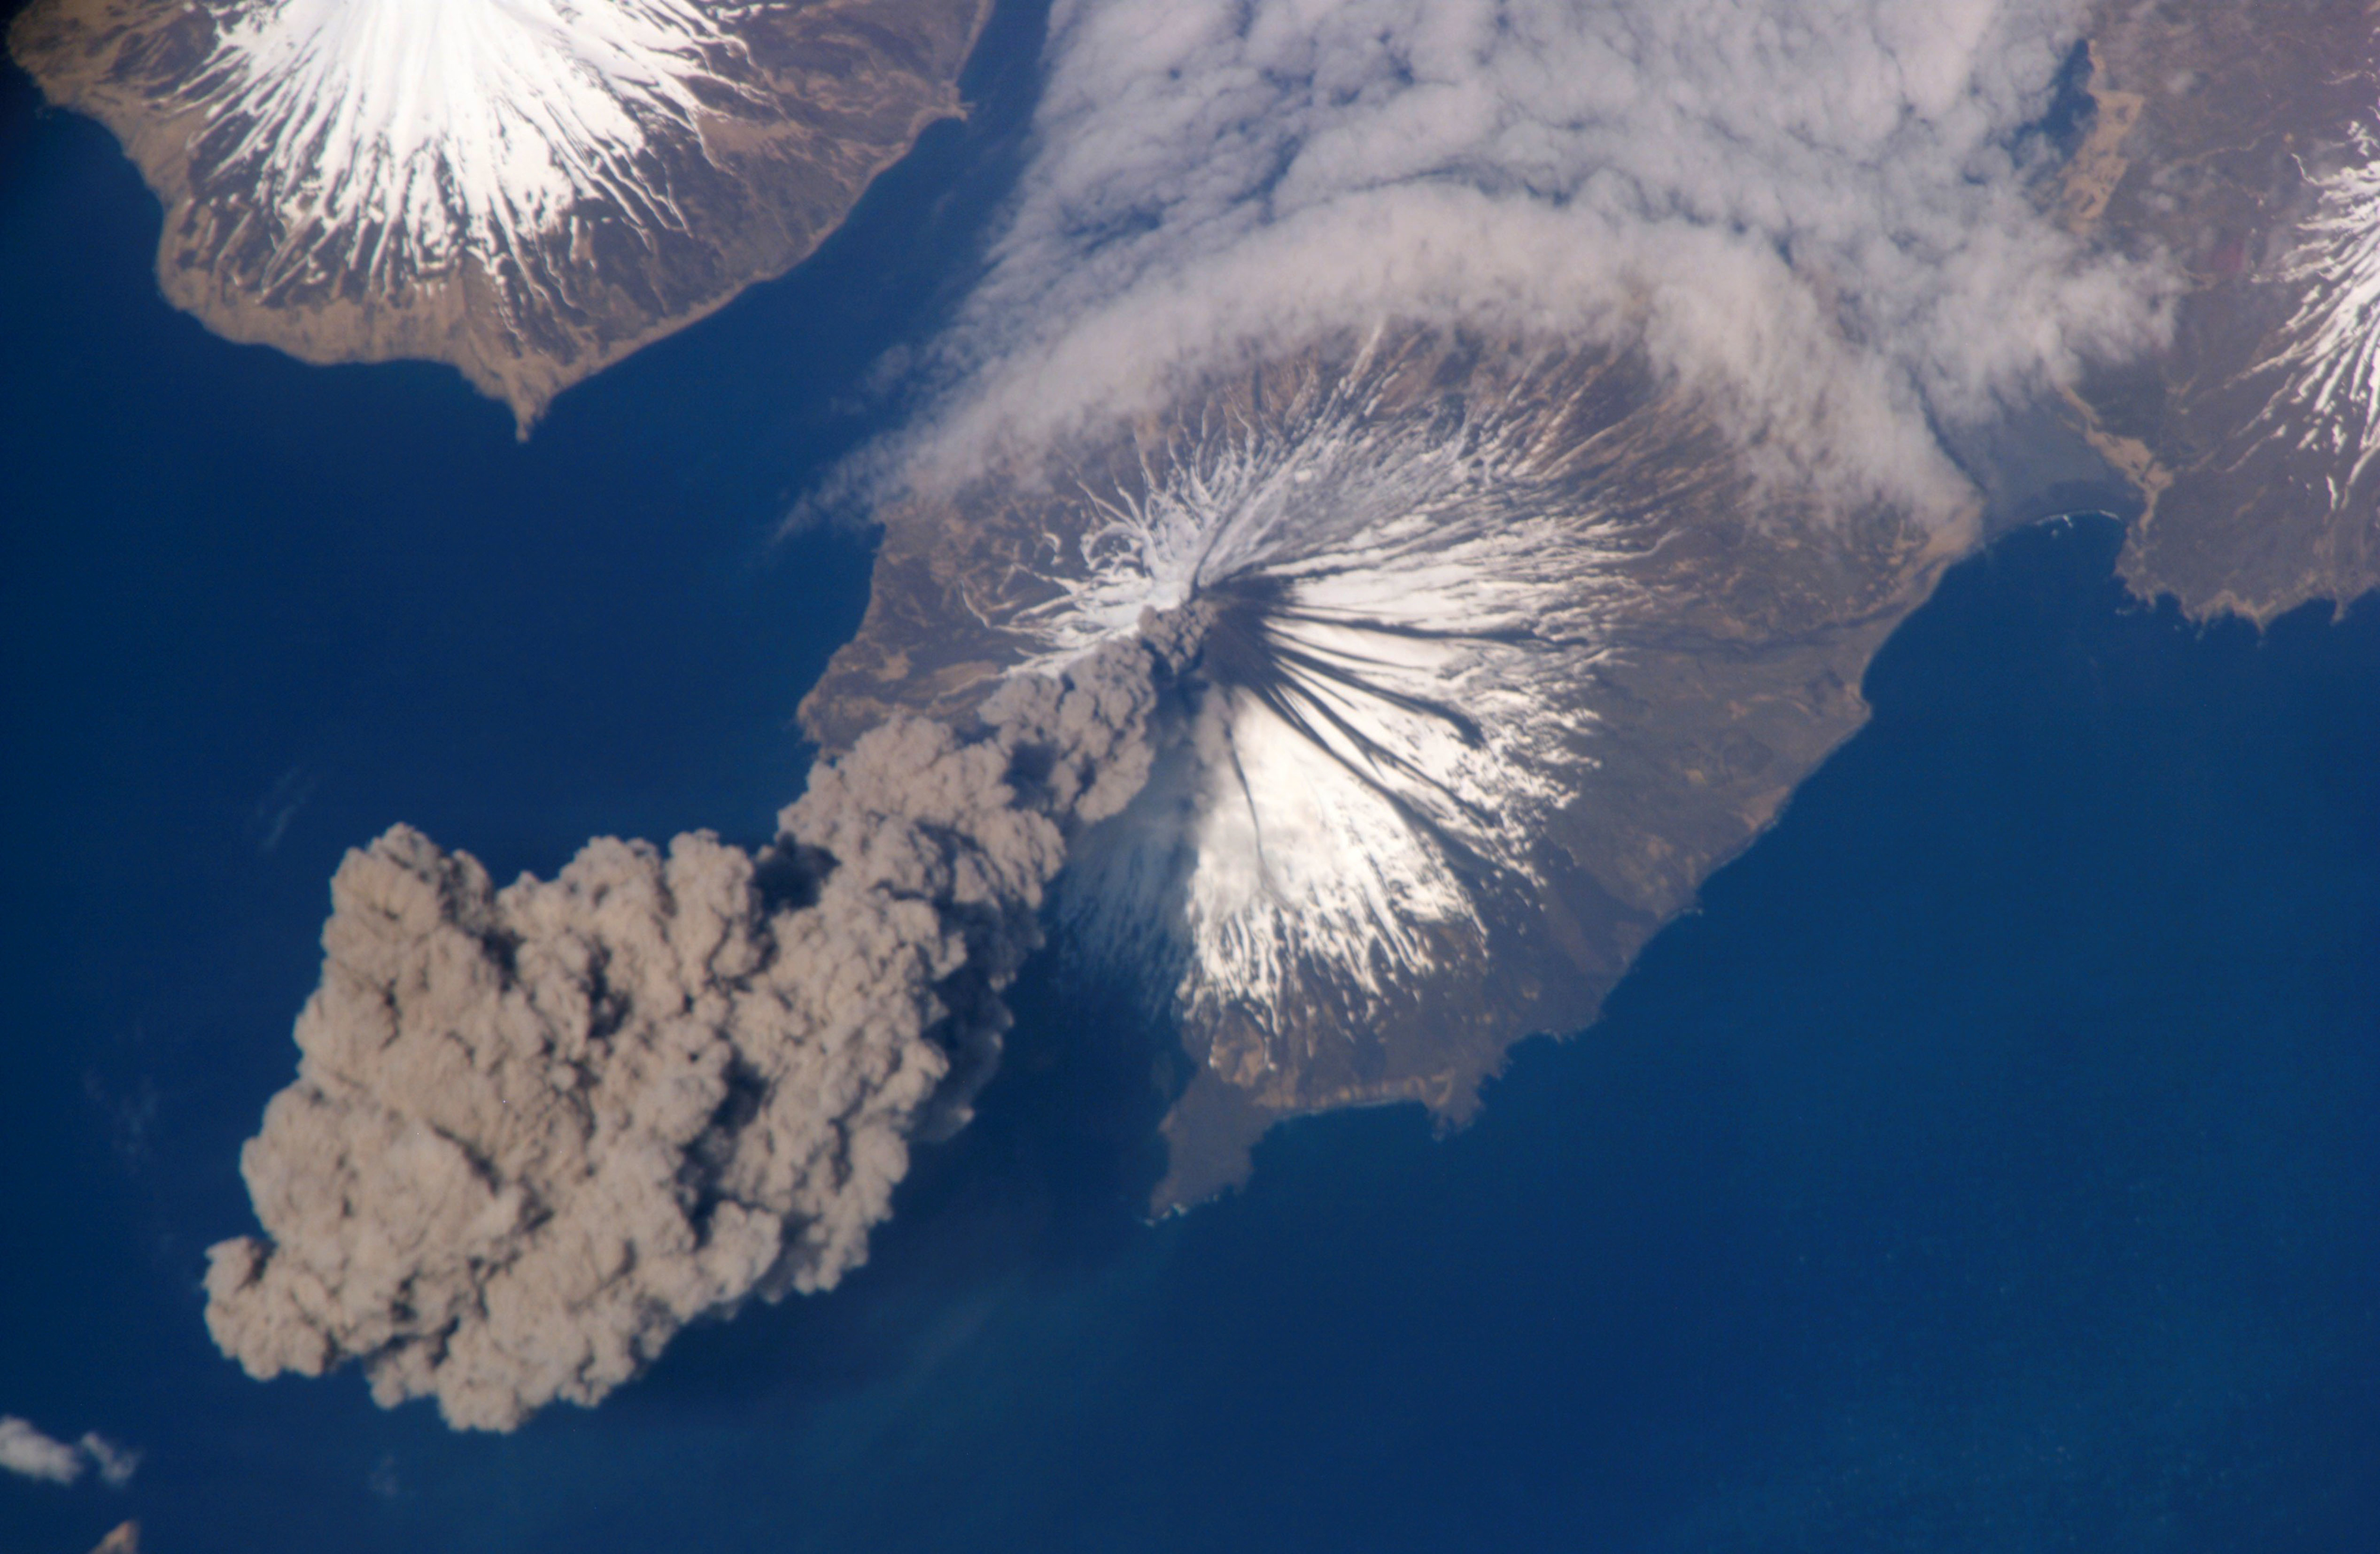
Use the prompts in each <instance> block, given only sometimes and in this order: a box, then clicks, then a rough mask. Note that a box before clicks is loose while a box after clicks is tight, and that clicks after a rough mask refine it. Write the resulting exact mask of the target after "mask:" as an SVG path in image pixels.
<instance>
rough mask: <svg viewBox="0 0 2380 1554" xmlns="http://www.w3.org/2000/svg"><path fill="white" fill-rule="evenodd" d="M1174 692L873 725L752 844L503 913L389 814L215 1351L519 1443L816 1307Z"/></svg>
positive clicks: (857, 1251) (279, 1137)
mask: <svg viewBox="0 0 2380 1554" xmlns="http://www.w3.org/2000/svg"><path fill="white" fill-rule="evenodd" d="M1163 672H1164V669H1163V665H1162V663H1161V662H1160V661H1159V660H1157V659H1156V658H1154V657H1153V656H1152V654H1151V653H1150V652H1149V651H1148V650H1146V649H1144V648H1143V647H1141V646H1140V645H1139V644H1138V643H1136V642H1119V643H1117V644H1114V645H1112V646H1111V648H1110V649H1109V650H1104V651H1102V652H1101V653H1099V654H1095V655H1093V656H1091V657H1089V658H1087V659H1085V660H1083V661H1082V662H1078V663H1077V664H1075V666H1074V667H1073V668H1072V670H1071V671H1070V672H1069V673H1068V674H1065V675H1063V676H1062V677H1048V676H1039V675H1035V676H1026V677H1022V678H1019V679H1017V680H1015V681H1013V682H1012V683H1011V684H1010V685H1009V686H1006V687H1005V688H1004V689H1003V690H1002V692H1001V693H1000V694H999V695H998V696H996V697H995V698H992V699H991V701H990V702H989V703H988V704H987V705H986V707H985V708H984V710H983V714H982V718H981V721H980V723H979V725H978V726H977V727H976V728H974V729H972V730H970V731H968V732H966V733H964V734H963V733H961V732H958V731H956V730H954V729H953V728H952V727H951V726H949V725H947V724H945V723H941V722H932V721H929V720H924V719H917V718H902V719H896V720H893V721H892V722H887V723H885V724H884V725H883V726H881V727H879V728H877V729H876V730H874V731H873V732H871V733H870V734H868V735H867V736H866V737H865V738H863V739H861V740H859V741H858V742H857V743H856V745H855V746H854V747H852V748H851V749H850V750H848V751H847V752H845V753H844V754H843V755H841V756H839V757H837V758H834V759H830V760H827V761H824V762H822V763H821V764H820V767H819V768H818V769H817V770H816V771H814V772H813V773H812V777H811V781H810V783H809V787H808V790H807V792H806V793H805V795H803V796H802V798H801V799H800V800H798V801H797V802H796V803H795V804H793V805H792V806H790V807H788V808H787V809H786V810H785V811H784V812H783V815H782V816H781V818H780V823H781V831H780V834H779V836H778V838H777V840H776V842H775V844H773V845H772V846H771V847H769V848H766V849H763V850H762V851H761V852H760V853H759V855H758V856H754V855H750V854H747V853H745V852H744V851H742V850H740V849H738V848H735V847H731V846H728V845H725V844H722V843H721V842H719V841H718V840H717V839H716V838H714V837H712V836H710V835H709V834H708V833H699V832H698V833H695V834H692V835H685V836H680V837H678V838H677V839H676V840H675V841H674V842H673V843H672V844H670V846H669V848H668V850H667V851H666V852H664V851H663V850H662V849H660V848H657V847H655V846H653V845H651V844H647V843H641V842H620V841H614V840H611V839H603V840H599V841H596V842H592V843H590V844H588V846H587V847H586V848H585V849H584V850H583V851H581V852H580V853H579V855H578V856H577V858H576V859H574V860H573V861H572V862H571V863H570V864H569V865H568V866H567V867H566V868H564V869H563V870H562V871H561V873H560V874H559V875H558V876H557V877H556V878H555V879H553V880H551V881H541V880H537V879H535V878H533V877H529V876H524V877H522V878H521V879H520V880H518V881H516V882H515V883H514V884H511V885H509V886H506V887H504V888H503V889H501V890H498V889H496V888H494V886H493V884H492V881H491V880H490V879H489V877H488V874H487V871H486V870H485V869H484V868H481V867H480V864H479V863H478V862H477V861H476V860H475V859H473V858H472V857H471V856H469V855H468V854H465V853H457V852H448V851H445V850H443V849H442V848H440V847H439V846H437V845H436V844H434V843H432V842H431V841H430V839H429V838H427V837H425V836H423V835H422V834H420V833H419V832H416V831H413V830H410V829H409V828H407V827H403V826H400V827H397V828H395V829H394V830H392V831H390V832H388V833H387V834H385V835H383V836H382V837H381V838H380V839H379V840H377V841H376V842H374V843H373V844H371V845H370V846H369V847H367V848H364V849H360V850H358V851H354V852H351V853H349V854H348V856H347V857H346V862H345V863H344V864H343V865H342V866H341V868H340V869H339V871H338V875H337V878H336V879H335V880H334V882H333V885H332V899H333V905H334V910H333V914H332V917H331V919H330V922H329V924H328V925H327V926H326V927H325V929H323V934H322V943H323V951H324V964H323V972H322V986H321V988H320V989H319V990H318V991H317V992H316V993H315V994H314V996H313V998H312V999H311V1000H310V1002H308V1004H307V1006H306V1008H305V1011H304V1013H303V1014H301V1015H300V1016H299V1018H298V1021H297V1045H298V1047H299V1050H300V1051H301V1052H302V1054H303V1056H302V1059H301V1062H300V1064H299V1069H298V1074H297V1080H296V1082H295V1083H293V1084H292V1085H291V1086H290V1087H288V1088H287V1089H285V1090H284V1091H282V1092H281V1093H280V1094H279V1095H278V1096H276V1097H274V1098H273V1101H272V1103H271V1105H270V1106H269V1107H268V1108H267V1109H266V1112H265V1118H264V1125H263V1129H262V1131H261V1133H260V1134H259V1135H257V1136H256V1137H255V1138H253V1139H251V1140H250V1141H249V1144H248V1146H247V1147H246V1149H245V1150H244V1151H243V1154H242V1158H241V1169H242V1172H243V1174H244V1175H245V1177H246V1179H247V1181H248V1184H249V1192H250V1194H251V1196H252V1197H253V1199H254V1202H255V1207H256V1211H257V1216H258V1219H259V1220H261V1223H262V1226H263V1231H264V1234H263V1236H261V1237H255V1236H245V1237H240V1238H237V1239H235V1240H231V1241H225V1242H224V1243H222V1244H218V1245H216V1246H215V1247H214V1248H212V1252H211V1253H210V1267H209V1269H208V1273H207V1280H206V1286H207V1293H208V1305H207V1323H208V1327H209V1329H210V1330H211V1331H212V1334H213V1336H214V1338H215V1342H217V1344H218V1345H219V1346H220V1347H221V1348H222V1349H223V1350H224V1352H225V1354H227V1355H230V1356H232V1357H234V1358H236V1359H237V1360H238V1361H239V1362H240V1363H241V1364H242V1365H243V1366H245V1367H246V1368H247V1369H248V1371H249V1373H250V1374H251V1375H253V1376H256V1377H258V1378H268V1377H272V1376H275V1375H278V1374H280V1373H282V1372H285V1371H292V1372H296V1373H298V1374H300V1375H306V1376H316V1375H321V1374H322V1373H323V1372H324V1371H326V1370H329V1369H330V1368H332V1367H334V1366H338V1365H341V1364H343V1363H345V1362H347V1361H356V1362H358V1363H360V1364H361V1366H363V1368H364V1370H365V1373H366V1375H367V1376H368V1377H369V1378H370V1385H371V1390H372V1396H373V1398H374V1399H375V1401H377V1402H380V1403H382V1404H383V1406H393V1405H395V1404H396V1403H398V1402H403V1401H404V1400H406V1399H408V1398H414V1397H422V1396H429V1397H434V1398H436V1399H437V1400H438V1404H439V1407H440V1409H441V1411H442V1412H443V1414H444V1416H445V1418H446V1419H447V1421H448V1422H449V1423H450V1424H451V1425H453V1426H455V1427H460V1428H479V1429H493V1430H509V1429H511V1428H514V1427H516V1426H518V1425H519V1424H520V1423H522V1422H523V1421H524V1420H525V1419H526V1418H528V1415H529V1414H532V1413H534V1412H535V1411H536V1410H537V1409H539V1408H540V1407H541V1406H543V1405H544V1404H546V1403H548V1402H553V1401H554V1400H556V1399H565V1400H567V1401H570V1402H577V1403H582V1404H591V1403H593V1402H597V1401H598V1400H599V1399H601V1397H602V1396H603V1395H604V1394H605V1393H607V1392H609V1391H610V1390H612V1389H613V1388H614V1387H617V1386H619V1385H620V1384H621V1383H623V1382H625V1381H626V1380H628V1379H629V1378H632V1377H634V1376H635V1375H636V1374H637V1372H638V1371H639V1370H641V1369H642V1368H643V1367H644V1366H646V1365H647V1364H649V1363H650V1361H651V1360H652V1359H653V1358H654V1357H655V1356H657V1355H658V1354H660V1353H661V1352H662V1348H663V1346H664V1345H666V1344H667V1343H668V1342H669V1341H670V1339H671V1337H672V1336H673V1335H674V1334H675V1333H676V1332H677V1331H678V1330H679V1329H681V1328H683V1327H684V1326H685V1325H686V1323H688V1322H691V1321H694V1320H696V1319H698V1317H703V1316H705V1315H709V1314H713V1313H725V1312H731V1311H733V1310H734V1309H735V1307H736V1306H738V1305H741V1304H742V1303H743V1302H745V1301H747V1300H748V1299H750V1298H752V1297H753V1296H756V1295H757V1296H759V1297H760V1298H762V1299H764V1300H776V1299H779V1298H782V1297H783V1296H784V1295H785V1294H787V1293H791V1292H795V1291H803V1292H808V1291H817V1290H823V1289H828V1288H831V1287H832V1286H833V1285H834V1284H835V1282H836V1281H839V1280H840V1279H841V1278H842V1277H843V1276H844V1274H845V1273H847V1272H849V1271H850V1270H851V1269H854V1268H856V1267H857V1266H858V1265H859V1264H860V1263H861V1262H863V1261H864V1260H865V1259H866V1257H867V1251H868V1232H869V1231H870V1229H871V1228H872V1227H874V1226H875V1225H876V1224H877V1223H879V1222H880V1221H881V1220H883V1219H884V1218H885V1216H886V1215H887V1214H888V1212H889V1211H890V1205H891V1199H892V1191H893V1188H894V1186H895V1185H896V1184H898V1183H899V1182H900V1180H901V1179H902V1177H903V1176H904V1175H905V1172H906V1171H907V1169H908V1160H909V1149H910V1146H911V1144H912V1142H913V1141H914V1140H916V1139H918V1138H920V1137H930V1136H933V1135H937V1134H940V1133H944V1132H947V1131H949V1130H951V1129H953V1128H955V1127H956V1126H958V1125H960V1124H962V1123H965V1120H966V1118H967V1115H968V1106H969V1102H970V1100H971V1099H972V1097H973V1096H974V1094H975V1093H976V1091H977V1088H978V1087H980V1085H981V1084H982V1082H983V1081H984V1079H985V1078H986V1077H988V1076H989V1074H990V1067H991V1063H992V1060H993V1059H994V1058H995V1057H996V1054H997V1052H998V1050H999V1043H1000V1038H1001V1034H1002V1031H1003V1030H1004V1028H1005V1027H1006V1026H1007V1023H1008V1014H1007V1012H1006V1010H1005V1009H1004V1007H1003V1006H1002V1003H1001V1002H1000V993H1001V990H1002V988H1003V987H1004V986H1005V985H1006V984H1007V982H1008V981H1009V980H1010V979H1011V978H1012V977H1014V975H1015V973H1016V970H1017V967H1018V965H1019V964H1020V963H1021V962H1022V960H1023V959H1024V957H1025V956H1026V954H1027V953H1029V952H1030V951H1031V950H1032V949H1033V948H1034V947H1035V946H1036V944H1038V941H1039V934H1040V930H1039V928H1038V919H1037V914H1038V908H1039V906H1040V904H1041V899H1042V892H1043V891H1044V889H1045V887H1046V886H1047V885H1048V884H1049V882H1050V880H1051V878H1052V877H1053V876H1054V875H1055V874H1056V872H1057V870H1058V868H1059V867H1060V865H1061V863H1062V861H1063V859H1064V856H1065V847H1066V838H1067V836H1068V834H1069V833H1070V832H1072V831H1073V830H1074V829H1075V828H1076V827H1079V826H1082V825H1086V824H1089V823H1091V822H1094V821H1097V820H1099V819H1103V818H1105V817H1107V816H1109V815H1111V814H1113V813H1114V812H1116V811H1117V810H1119V809H1121V808H1122V807H1123V806H1124V804H1125V803H1126V802H1127V801H1128V800H1129V799H1130V798H1131V796H1132V795H1133V794H1134V793H1135V791H1136V790H1137V788H1138V787H1139V784H1140V783H1141V781H1142V779H1143V777H1144V776H1145V775H1146V772H1147V762H1148V756H1147V739H1146V729H1147V721H1148V716H1149V712H1150V710H1151V708H1152V707H1153V705H1154V704H1155V700H1156V695H1157V692H1156V688H1155V687H1156V683H1157V680H1158V678H1159V677H1160V676H1161V674H1163Z"/></svg>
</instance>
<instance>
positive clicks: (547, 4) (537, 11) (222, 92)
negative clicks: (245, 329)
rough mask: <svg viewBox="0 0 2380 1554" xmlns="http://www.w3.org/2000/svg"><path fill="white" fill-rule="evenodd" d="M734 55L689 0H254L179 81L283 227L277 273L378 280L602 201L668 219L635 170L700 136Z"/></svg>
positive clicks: (541, 231) (490, 252) (668, 210)
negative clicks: (681, 138)
mask: <svg viewBox="0 0 2380 1554" xmlns="http://www.w3.org/2000/svg"><path fill="white" fill-rule="evenodd" d="M734 47H735V44H734V42H733V40H732V39H731V38H729V37H728V35H727V34H726V33H724V32H723V31H722V29H721V28H720V26H719V24H718V20H717V18H716V16H715V15H714V7H712V6H707V5H703V4H699V3H698V0H264V3H262V4H258V5H254V6H248V7H245V8H244V9H243V10H241V11H240V12H239V13H238V14H237V16H236V17H235V18H232V19H230V20H229V21H228V22H227V23H226V24H225V25H224V26H223V27H222V29H221V30H220V31H219V32H218V33H217V35H216V40H215V45H214V49H213V53H212V55H211V56H210V58H209V59H208V61H207V64H206V66H205V67H204V68H202V69H201V70H200V72H199V73H198V75H197V76H196V78H195V79H194V80H193V81H192V83H191V85H190V87H189V88H188V92H187V99H188V101H189V102H190V103H192V104H193V105H195V106H197V107H199V108H200V109H202V110H203V112H204V113H205V115H207V118H208V120H209V122H210V123H211V124H212V125H218V126H223V127H226V128H229V129H231V130H232V131H233V132H234V134H235V135H236V139H234V140H231V141H230V143H229V144H228V145H226V146H225V147H224V148H223V149H222V151H221V152H220V153H219V155H220V158H221V165H222V167H223V168H224V169H225V170H226V171H231V170H235V169H236V170H237V171H238V173H240V174H241V175H242V180H243V181H244V182H246V183H248V184H249V186H250V187H251V188H253V189H254V191H255V192H254V195H253V198H254V200H255V201H256V203H257V204H259V205H261V206H263V207H265V208H267V209H269V210H271V211H273V213H274V214H275V215H276V216H277V217H278V219H279V225H280V226H281V228H282V232H281V236H280V241H279V243H278V246H277V249H276V252H275V254H274V256H273V267H272V268H273V271H275V272H277V273H278V276H279V277H280V278H295V277H296V276H297V274H299V273H302V272H303V270H304V269H305V268H306V267H309V266H310V265H315V264H320V263H324V262H327V263H331V264H335V265H337V266H339V267H342V268H345V269H349V270H355V271H360V272H361V273H364V274H365V275H366V276H367V277H368V278H370V280H372V281H375V282H384V281H386V280H388V279H389V278H391V276H392V275H393V274H394V273H397V272H398V271H399V270H402V269H409V270H413V271H416V272H431V271H435V270H438V269H441V268H443V267H444V266H445V265H447V264H449V263H451V262H452V261H454V259H455V257H456V255H457V254H458V252H460V251H462V250H464V249H470V250H473V251H475V252H477V253H478V254H479V255H480V257H481V258H482V259H488V260H495V259H500V258H502V257H503V256H505V255H508V254H514V253H517V251H518V250H519V249H520V248H521V247H522V246H523V244H524V242H525V241H526V240H527V239H528V238H530V237H534V236H540V235H547V234H552V233H553V232H555V231H557V230H558V229H559V228H560V227H561V225H562V224H563V223H564V222H565V219H566V218H567V216H568V215H569V213H570V212H571V211H572V209H573V207H574V206H577V205H578V204H580V203H582V202H585V201H588V200H602V201H605V202H607V203H609V204H612V205H614V206H616V207H620V208H624V209H625V210H627V211H629V212H634V213H635V214H636V215H637V217H639V218H640V220H642V221H648V222H654V223H659V224H662V225H671V226H675V225H680V223H679V221H678V219H677V217H676V214H675V212H674V210H673V208H672V206H671V203H670V195H669V191H668V189H667V188H666V187H665V186H664V187H656V186H654V185H653V184H652V183H650V181H649V178H648V176H646V173H645V171H644V170H641V169H639V168H638V167H637V165H636V164H637V159H638V157H639V156H640V154H641V153H643V152H645V151H646V150H647V148H648V147H649V145H650V143H651V141H652V139H653V137H654V135H655V133H656V132H657V131H659V130H661V129H662V128H663V127H669V128H674V129H675V130H677V131H679V132H681V133H688V134H691V133H694V132H695V128H696V124H697V119H698V115H699V113H700V112H701V110H702V105H703V100H702V96H701V93H702V91H706V90H707V91H713V92H722V91H724V92H733V91H736V90H737V89H736V87H735V85H734V84H733V83H732V82H731V81H730V80H728V79H726V78H725V77H724V76H722V74H721V73H720V72H719V70H718V69H716V68H715V64H716V62H717V61H718V60H720V59H721V57H722V55H726V54H727V53H728V52H729V51H731V50H733V48H734Z"/></svg>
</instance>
